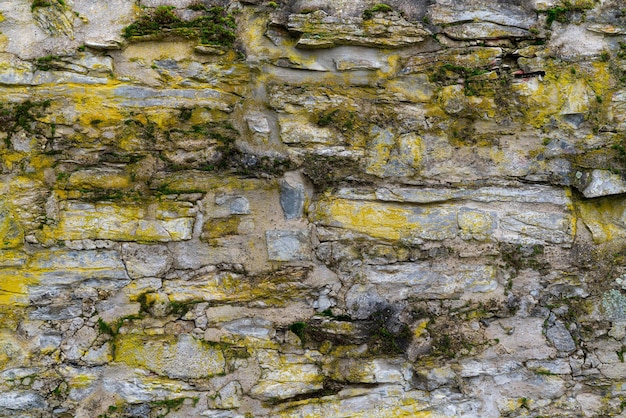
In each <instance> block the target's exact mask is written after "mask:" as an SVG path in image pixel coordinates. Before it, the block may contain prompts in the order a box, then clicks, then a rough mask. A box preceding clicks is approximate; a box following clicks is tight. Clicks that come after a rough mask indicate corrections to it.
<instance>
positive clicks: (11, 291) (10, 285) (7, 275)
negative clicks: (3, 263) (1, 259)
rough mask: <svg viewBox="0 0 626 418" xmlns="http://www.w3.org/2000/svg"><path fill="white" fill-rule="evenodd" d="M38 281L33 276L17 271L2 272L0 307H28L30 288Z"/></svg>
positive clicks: (3, 270)
mask: <svg viewBox="0 0 626 418" xmlns="http://www.w3.org/2000/svg"><path fill="white" fill-rule="evenodd" d="M36 283H37V280H36V279H35V278H34V276H33V275H32V274H29V273H27V272H22V271H16V270H15V269H13V268H11V269H2V270H0V305H10V306H26V305H28V286H31V285H34V284H36Z"/></svg>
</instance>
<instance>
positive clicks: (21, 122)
mask: <svg viewBox="0 0 626 418" xmlns="http://www.w3.org/2000/svg"><path fill="white" fill-rule="evenodd" d="M50 104H51V102H50V100H44V101H39V102H33V101H30V100H26V101H24V102H22V103H18V104H3V103H1V102H0V132H6V133H7V134H8V135H7V137H6V143H7V146H10V138H11V136H12V135H13V134H15V133H16V132H18V131H19V130H20V129H22V130H24V131H26V132H28V133H30V134H37V135H42V136H48V135H49V134H48V132H50V131H49V129H48V127H47V126H46V125H43V124H42V123H40V122H38V119H39V118H41V117H43V116H44V113H43V111H44V110H46V109H48V108H49V107H50Z"/></svg>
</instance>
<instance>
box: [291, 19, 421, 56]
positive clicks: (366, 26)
mask: <svg viewBox="0 0 626 418" xmlns="http://www.w3.org/2000/svg"><path fill="white" fill-rule="evenodd" d="M287 29H288V30H289V31H290V32H295V33H298V34H300V39H299V40H298V43H297V46H298V47H300V48H332V47H335V46H337V45H358V46H370V47H385V48H400V47H405V46H410V45H415V44H418V43H420V42H422V41H423V40H424V39H425V37H426V36H428V35H430V32H428V31H427V30H426V29H424V28H423V27H422V26H421V25H419V24H417V23H413V22H408V21H407V20H405V19H404V18H403V17H401V16H400V15H398V14H397V13H389V14H387V15H386V16H384V17H383V16H380V15H379V16H375V17H374V18H372V19H369V20H367V21H364V20H363V19H362V18H359V17H346V18H339V17H335V16H329V15H328V14H326V12H324V11H323V10H318V11H316V12H313V13H307V14H295V15H290V16H289V20H288V23H287Z"/></svg>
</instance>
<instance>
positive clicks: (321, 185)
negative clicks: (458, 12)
mask: <svg viewBox="0 0 626 418" xmlns="http://www.w3.org/2000/svg"><path fill="white" fill-rule="evenodd" d="M302 167H303V168H304V174H305V175H306V176H307V177H308V178H309V179H310V180H311V182H312V183H313V185H314V186H315V187H316V188H317V189H318V190H325V189H327V188H330V187H334V186H337V185H338V184H340V183H341V182H342V181H344V180H346V179H347V178H349V177H351V176H353V175H354V174H355V173H358V172H359V171H360V170H359V163H358V161H354V160H352V159H350V158H346V157H337V156H323V155H315V154H313V155H307V156H305V157H304V161H303V163H302Z"/></svg>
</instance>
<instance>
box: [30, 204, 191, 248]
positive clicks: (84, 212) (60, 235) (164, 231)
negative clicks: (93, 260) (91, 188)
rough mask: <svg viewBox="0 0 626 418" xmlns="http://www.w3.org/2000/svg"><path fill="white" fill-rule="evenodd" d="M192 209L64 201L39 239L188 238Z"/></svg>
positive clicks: (130, 239)
mask: <svg viewBox="0 0 626 418" xmlns="http://www.w3.org/2000/svg"><path fill="white" fill-rule="evenodd" d="M194 216H195V209H194V208H193V206H192V205H191V204H189V203H184V202H183V203H180V202H155V203H145V204H143V205H130V204H114V203H95V204H94V203H81V202H66V203H64V204H62V205H61V209H60V213H59V221H58V223H57V224H56V225H55V226H47V225H46V226H45V227H44V229H43V231H42V234H40V239H42V240H43V241H49V240H80V239H110V240H115V241H138V242H155V241H156V242H159V241H160V242H169V241H181V240H187V239H190V238H191V234H192V228H193V223H194Z"/></svg>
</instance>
